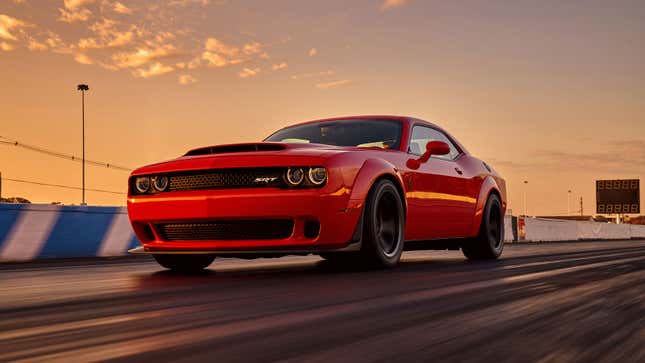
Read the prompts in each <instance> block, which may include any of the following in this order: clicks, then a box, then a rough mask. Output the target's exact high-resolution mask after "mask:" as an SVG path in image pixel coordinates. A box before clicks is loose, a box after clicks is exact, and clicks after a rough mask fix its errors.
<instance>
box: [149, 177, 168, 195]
mask: <svg viewBox="0 0 645 363" xmlns="http://www.w3.org/2000/svg"><path fill="white" fill-rule="evenodd" d="M152 186H153V187H154V188H155V189H156V190H157V191H160V192H163V191H164V190H166V188H168V177H166V176H154V177H152Z"/></svg>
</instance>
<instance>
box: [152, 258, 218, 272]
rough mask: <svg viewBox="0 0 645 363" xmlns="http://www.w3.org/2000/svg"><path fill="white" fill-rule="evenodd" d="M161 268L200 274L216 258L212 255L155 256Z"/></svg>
mask: <svg viewBox="0 0 645 363" xmlns="http://www.w3.org/2000/svg"><path fill="white" fill-rule="evenodd" d="M153 257H154V258H155V260H157V263H159V264H160V265H161V266H163V267H165V268H167V269H170V270H173V271H177V272H187V273H190V272H198V271H201V270H203V269H205V268H206V267H208V266H209V265H210V264H211V263H213V260H214V259H215V256H211V255H171V254H159V255H153Z"/></svg>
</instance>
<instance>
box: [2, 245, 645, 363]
mask: <svg viewBox="0 0 645 363" xmlns="http://www.w3.org/2000/svg"><path fill="white" fill-rule="evenodd" d="M102 360H108V361H111V360H114V361H120V360H123V361H147V362H166V361H172V362H183V361H194V362H207V361H212V362H259V361H261V362H266V361H282V362H284V361H288V362H302V361H315V362H341V361H345V362H361V361H384V362H392V361H396V362H401V361H415V362H417V361H438V362H439V361H443V362H445V361H460V362H464V361H487V362H530V361H535V362H538V361H539V362H569V361H578V362H603V361H604V362H645V241H635V240H632V241H615V242H579V243H549V244H527V245H517V244H516V245H507V247H506V250H505V251H504V256H503V259H502V260H499V261H494V262H482V263H472V262H467V261H466V260H465V259H464V258H463V257H462V255H461V252H459V251H454V252H449V251H423V252H407V253H405V254H404V259H403V262H402V264H401V265H400V266H399V267H398V268H396V269H393V270H387V271H361V270H359V269H356V268H354V267H352V266H339V265H333V264H330V263H328V262H325V261H322V260H320V259H319V258H318V257H313V256H309V257H288V258H283V259H270V260H267V259H262V260H253V261H243V260H234V259H229V260H227V259H221V260H216V261H215V263H214V264H213V265H212V266H211V269H210V270H209V271H207V272H206V273H203V274H199V275H193V276H182V275H177V274H173V273H170V272H167V271H164V270H162V269H161V268H160V267H158V266H157V265H156V264H155V263H154V262H153V261H152V260H150V259H149V258H147V257H144V258H133V259H116V260H107V261H106V260H101V261H62V262H45V263H42V262H39V263H27V264H5V265H0V361H21V362H32V361H47V362H55V361H62V362H78V361H102Z"/></svg>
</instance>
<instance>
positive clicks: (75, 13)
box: [58, 8, 92, 23]
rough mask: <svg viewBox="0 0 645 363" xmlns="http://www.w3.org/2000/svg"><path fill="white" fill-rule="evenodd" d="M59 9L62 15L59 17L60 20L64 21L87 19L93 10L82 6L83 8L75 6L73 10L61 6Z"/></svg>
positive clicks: (72, 21)
mask: <svg viewBox="0 0 645 363" xmlns="http://www.w3.org/2000/svg"><path fill="white" fill-rule="evenodd" d="M58 11H59V12H60V16H59V17H58V20H59V21H62V22H64V23H74V22H77V21H87V20H88V19H89V18H90V16H92V12H91V11H90V10H89V9H86V8H81V9H76V8H74V9H72V10H67V9H62V8H59V9H58Z"/></svg>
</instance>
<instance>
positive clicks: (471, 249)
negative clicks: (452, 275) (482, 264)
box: [461, 194, 504, 261]
mask: <svg viewBox="0 0 645 363" xmlns="http://www.w3.org/2000/svg"><path fill="white" fill-rule="evenodd" d="M502 250H504V216H503V215H502V202H501V201H500V200H499V197H498V196H497V195H495V194H491V195H490V196H489V197H488V201H486V207H484V214H483V215H482V223H481V226H480V227H479V234H478V235H477V237H475V238H473V239H471V240H469V241H468V242H466V243H465V244H464V245H463V246H461V251H462V252H463V253H464V256H466V258H468V259H469V260H475V261H476V260H494V259H496V258H498V257H499V256H500V255H501V254H502Z"/></svg>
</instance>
